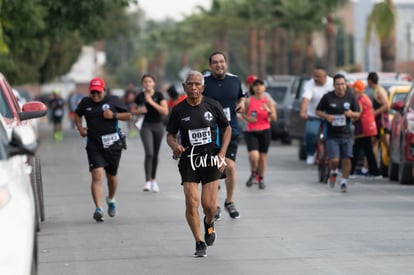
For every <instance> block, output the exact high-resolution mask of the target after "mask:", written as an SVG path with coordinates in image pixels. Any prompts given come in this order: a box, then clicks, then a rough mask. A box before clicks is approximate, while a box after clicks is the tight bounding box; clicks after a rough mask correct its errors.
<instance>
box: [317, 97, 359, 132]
mask: <svg viewBox="0 0 414 275" xmlns="http://www.w3.org/2000/svg"><path fill="white" fill-rule="evenodd" d="M316 110H319V111H324V112H325V113H327V114H329V115H334V116H335V120H334V121H333V122H332V123H328V122H327V130H328V132H327V135H328V138H350V137H351V136H352V131H351V126H352V121H351V119H350V118H348V117H345V115H344V112H345V111H346V110H351V111H354V112H359V111H360V110H359V105H358V102H357V100H356V98H355V96H354V95H353V93H352V92H349V91H347V92H346V93H345V96H344V97H338V96H337V95H336V94H335V92H334V91H332V92H329V93H327V94H325V95H324V96H323V97H322V98H321V101H319V104H318V106H317V107H316Z"/></svg>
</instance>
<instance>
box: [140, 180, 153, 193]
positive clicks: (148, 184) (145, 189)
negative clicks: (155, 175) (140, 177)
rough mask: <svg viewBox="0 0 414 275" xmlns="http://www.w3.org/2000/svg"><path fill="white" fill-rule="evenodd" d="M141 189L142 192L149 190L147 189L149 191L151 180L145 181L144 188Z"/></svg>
mask: <svg viewBox="0 0 414 275" xmlns="http://www.w3.org/2000/svg"><path fill="white" fill-rule="evenodd" d="M142 191H144V192H149V191H151V182H150V181H147V182H146V183H145V186H144V190H142Z"/></svg>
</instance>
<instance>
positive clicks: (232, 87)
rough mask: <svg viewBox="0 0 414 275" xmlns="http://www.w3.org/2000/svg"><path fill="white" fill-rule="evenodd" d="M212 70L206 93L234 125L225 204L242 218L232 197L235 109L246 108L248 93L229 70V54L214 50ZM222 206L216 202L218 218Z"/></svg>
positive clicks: (236, 128) (207, 77)
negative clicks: (216, 102) (227, 55)
mask: <svg viewBox="0 0 414 275" xmlns="http://www.w3.org/2000/svg"><path fill="white" fill-rule="evenodd" d="M209 65H210V67H209V68H210V72H209V73H207V74H205V75H204V80H205V90H204V93H203V95H204V96H206V97H210V98H212V99H215V100H217V101H218V102H220V104H221V107H222V108H223V112H224V114H225V115H226V117H227V119H228V121H229V122H230V126H231V129H232V135H231V141H230V145H229V148H228V150H227V152H226V163H227V167H226V172H225V173H226V179H225V181H226V200H225V201H224V207H225V209H226V210H227V212H228V213H229V215H230V217H231V218H233V219H236V218H239V217H240V214H239V211H237V209H236V206H235V204H234V201H233V196H234V190H235V187H236V163H235V162H236V155H237V147H238V140H239V135H240V129H239V123H238V119H237V115H236V112H240V113H242V112H243V111H244V105H245V104H244V102H245V96H246V93H245V92H243V90H242V88H241V82H240V79H239V77H238V76H236V75H234V74H230V73H228V72H227V58H226V56H225V55H224V54H223V53H222V52H213V53H212V54H210V57H209ZM220 212H221V211H220V207H219V206H217V212H216V215H215V218H216V220H219V219H220V216H221V215H220Z"/></svg>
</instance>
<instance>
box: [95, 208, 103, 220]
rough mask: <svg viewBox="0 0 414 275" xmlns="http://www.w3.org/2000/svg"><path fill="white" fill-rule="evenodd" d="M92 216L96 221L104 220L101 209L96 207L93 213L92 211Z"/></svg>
mask: <svg viewBox="0 0 414 275" xmlns="http://www.w3.org/2000/svg"><path fill="white" fill-rule="evenodd" d="M93 218H94V219H95V221H97V222H103V221H104V216H103V211H102V209H100V208H96V210H95V213H93Z"/></svg>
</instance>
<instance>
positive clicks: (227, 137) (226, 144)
mask: <svg viewBox="0 0 414 275" xmlns="http://www.w3.org/2000/svg"><path fill="white" fill-rule="evenodd" d="M230 139H231V127H230V125H228V126H227V127H226V128H224V132H223V138H222V140H221V143H222V144H221V148H220V151H219V152H218V154H217V155H218V156H219V157H220V158H221V159H225V158H226V152H227V148H228V147H229V144H230ZM218 168H219V170H220V171H221V172H223V171H224V168H225V163H222V165H221V166H220V167H218Z"/></svg>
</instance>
